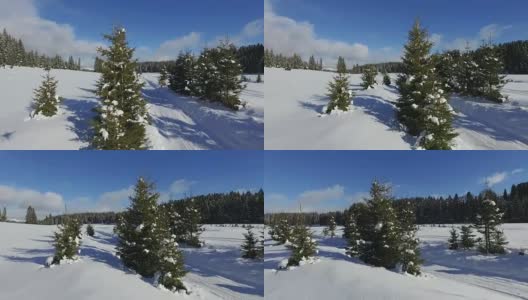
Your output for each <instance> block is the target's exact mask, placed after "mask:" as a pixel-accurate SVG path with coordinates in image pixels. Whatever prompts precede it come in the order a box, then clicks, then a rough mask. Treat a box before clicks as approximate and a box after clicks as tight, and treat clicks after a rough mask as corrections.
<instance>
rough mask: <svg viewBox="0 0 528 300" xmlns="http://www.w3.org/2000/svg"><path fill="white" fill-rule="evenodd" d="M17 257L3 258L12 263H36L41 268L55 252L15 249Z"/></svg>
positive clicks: (51, 250) (49, 250) (52, 250)
mask: <svg viewBox="0 0 528 300" xmlns="http://www.w3.org/2000/svg"><path fill="white" fill-rule="evenodd" d="M13 250H14V251H16V253H17V255H8V256H2V257H3V258H5V259H7V260H9V261H12V262H22V263H34V264H37V265H39V266H44V265H45V264H46V260H47V259H48V257H50V256H53V254H54V253H55V250H54V249H53V248H48V249H24V248H14V249H13Z"/></svg>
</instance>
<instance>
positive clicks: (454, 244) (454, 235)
mask: <svg viewBox="0 0 528 300" xmlns="http://www.w3.org/2000/svg"><path fill="white" fill-rule="evenodd" d="M449 233H450V234H451V236H450V237H449V240H447V242H448V243H449V249H450V250H457V249H458V232H457V230H456V229H455V227H452V228H451V230H450V231H449Z"/></svg>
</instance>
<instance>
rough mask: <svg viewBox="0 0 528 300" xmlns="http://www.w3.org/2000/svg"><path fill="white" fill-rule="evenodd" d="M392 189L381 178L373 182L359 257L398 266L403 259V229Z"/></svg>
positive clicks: (361, 224) (382, 265) (362, 231)
mask: <svg viewBox="0 0 528 300" xmlns="http://www.w3.org/2000/svg"><path fill="white" fill-rule="evenodd" d="M390 191H391V189H390V187H389V186H387V185H384V184H381V183H379V182H377V181H374V182H373V183H372V187H371V188H370V198H369V199H367V203H366V204H367V208H366V216H363V217H364V218H365V220H364V221H362V222H361V223H360V224H359V225H360V235H361V238H362V240H364V243H361V245H360V248H359V257H360V259H361V260H363V261H364V262H366V263H368V264H371V265H374V266H378V267H385V268H387V269H394V268H395V267H396V265H397V264H398V262H399V254H400V240H401V231H400V230H399V228H398V220H397V216H396V213H395V211H394V209H393V207H392V203H391V202H392V196H391V192H390Z"/></svg>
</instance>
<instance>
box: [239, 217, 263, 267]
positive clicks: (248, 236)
mask: <svg viewBox="0 0 528 300" xmlns="http://www.w3.org/2000/svg"><path fill="white" fill-rule="evenodd" d="M253 228H254V227H253V226H251V225H248V226H247V227H246V230H247V233H244V244H242V247H241V248H242V257H243V258H249V259H256V258H258V257H259V249H258V239H257V237H256V236H255V233H254V232H253Z"/></svg>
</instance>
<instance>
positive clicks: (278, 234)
mask: <svg viewBox="0 0 528 300" xmlns="http://www.w3.org/2000/svg"><path fill="white" fill-rule="evenodd" d="M291 236H292V230H291V227H290V224H289V223H288V220H287V219H281V220H280V221H279V223H278V224H276V225H275V226H274V228H273V232H272V235H271V238H272V239H273V240H275V241H277V242H279V244H284V243H286V242H288V241H289V240H290V239H291Z"/></svg>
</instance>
